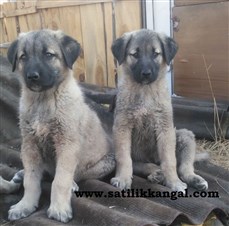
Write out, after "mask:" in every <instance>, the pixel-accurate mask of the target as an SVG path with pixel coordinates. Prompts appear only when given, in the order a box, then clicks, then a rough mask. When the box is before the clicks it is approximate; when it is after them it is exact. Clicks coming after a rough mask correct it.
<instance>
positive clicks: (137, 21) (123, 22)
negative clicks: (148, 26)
mask: <svg viewBox="0 0 229 226" xmlns="http://www.w3.org/2000/svg"><path fill="white" fill-rule="evenodd" d="M114 4H115V21H116V37H119V36H121V35H122V34H123V33H125V32H128V31H133V30H137V29H140V28H141V27H142V26H141V1H139V0H135V1H124V0H122V1H115V2H114Z"/></svg>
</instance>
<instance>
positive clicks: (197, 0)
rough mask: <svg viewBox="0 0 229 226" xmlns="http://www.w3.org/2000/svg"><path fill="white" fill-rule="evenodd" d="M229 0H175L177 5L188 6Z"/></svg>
mask: <svg viewBox="0 0 229 226" xmlns="http://www.w3.org/2000/svg"><path fill="white" fill-rule="evenodd" d="M226 1H229V0H175V2H174V4H175V6H186V5H199V4H208V3H214V2H226Z"/></svg>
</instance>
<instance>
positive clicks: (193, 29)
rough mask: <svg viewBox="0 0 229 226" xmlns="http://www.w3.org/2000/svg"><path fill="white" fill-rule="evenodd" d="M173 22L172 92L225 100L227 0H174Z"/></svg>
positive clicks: (228, 91) (228, 92)
mask: <svg viewBox="0 0 229 226" xmlns="http://www.w3.org/2000/svg"><path fill="white" fill-rule="evenodd" d="M173 21H174V38H175V40H176V41H177V42H178V44H179V51H178V54H177V56H176V58H175V62H174V92H175V94H177V95H180V96H185V97H191V98H196V99H208V100H212V95H214V96H215V98H216V100H225V101H228V103H229V1H225V0H198V1H197V0H175V7H174V8H173ZM204 61H206V65H205V62H204ZM208 75H209V76H208ZM211 86H212V89H211Z"/></svg>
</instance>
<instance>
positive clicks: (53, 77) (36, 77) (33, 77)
mask: <svg viewBox="0 0 229 226" xmlns="http://www.w3.org/2000/svg"><path fill="white" fill-rule="evenodd" d="M58 74H59V71H58V70H55V69H54V68H53V67H52V66H51V65H50V64H48V63H47V62H45V61H44V60H40V59H38V58H36V57H33V58H31V59H29V60H28V61H27V62H26V63H25V67H24V79H25V82H26V86H27V87H28V88H29V89H30V90H32V91H34V92H41V91H45V90H47V89H50V88H52V87H53V86H54V85H55V84H56V82H57V81H58Z"/></svg>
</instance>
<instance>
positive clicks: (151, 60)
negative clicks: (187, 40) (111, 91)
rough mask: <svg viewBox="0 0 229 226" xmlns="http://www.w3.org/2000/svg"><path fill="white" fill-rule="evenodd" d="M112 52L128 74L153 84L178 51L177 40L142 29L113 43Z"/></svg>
mask: <svg viewBox="0 0 229 226" xmlns="http://www.w3.org/2000/svg"><path fill="white" fill-rule="evenodd" d="M111 49H112V53H113V55H114V57H115V58H116V59H117V60H118V63H119V65H122V66H123V67H124V68H125V70H126V71H127V74H128V75H129V76H132V77H133V79H134V80H135V81H136V82H137V83H140V84H143V85H144V84H151V83H152V82H154V81H156V80H157V79H158V78H159V76H160V74H161V72H162V71H164V70H165V68H166V67H167V66H166V65H169V64H170V62H171V61H172V59H173V58H174V56H175V54H176V52H177V49H178V47H177V44H176V42H175V41H174V40H173V39H172V38H170V37H167V36H165V35H163V34H158V33H156V32H154V31H152V30H147V29H142V30H138V31H134V32H129V33H125V34H124V35H123V36H122V37H120V38H118V39H117V40H115V41H114V42H113V44H112V47H111Z"/></svg>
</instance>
